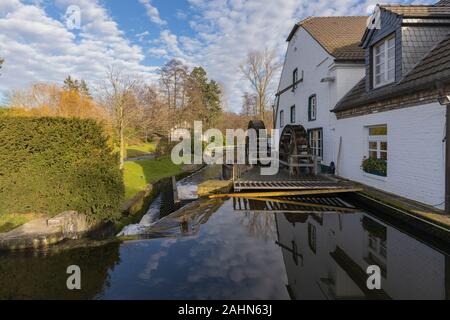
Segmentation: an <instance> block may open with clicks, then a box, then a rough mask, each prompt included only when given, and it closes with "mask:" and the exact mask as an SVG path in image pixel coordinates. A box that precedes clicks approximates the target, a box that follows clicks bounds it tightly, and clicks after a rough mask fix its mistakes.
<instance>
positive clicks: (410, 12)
mask: <svg viewBox="0 0 450 320" xmlns="http://www.w3.org/2000/svg"><path fill="white" fill-rule="evenodd" d="M380 9H382V10H386V11H390V12H392V13H395V14H397V15H400V16H402V17H404V18H439V17H450V6H447V5H445V3H443V4H442V5H440V6H437V5H430V6H424V5H380Z"/></svg>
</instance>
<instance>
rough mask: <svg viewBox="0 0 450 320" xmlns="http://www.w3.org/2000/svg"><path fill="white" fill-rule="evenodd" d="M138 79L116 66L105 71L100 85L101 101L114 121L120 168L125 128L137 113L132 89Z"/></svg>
mask: <svg viewBox="0 0 450 320" xmlns="http://www.w3.org/2000/svg"><path fill="white" fill-rule="evenodd" d="M138 83H139V80H138V79H137V78H135V77H133V76H131V75H126V74H124V73H123V71H122V70H120V69H117V68H116V67H110V68H109V69H108V71H107V73H106V82H105V83H104V84H103V85H102V88H101V89H102V90H101V91H102V95H103V96H102V99H103V103H104V104H105V106H106V107H107V109H108V110H109V112H110V114H111V117H112V119H113V121H114V129H115V131H116V134H117V138H118V140H119V148H120V169H123V166H124V161H125V157H126V142H125V130H126V129H127V128H128V127H129V125H130V123H131V122H132V121H133V119H134V118H136V116H137V114H138V113H139V109H138V108H137V105H138V104H137V99H136V96H135V92H134V90H135V89H136V87H137V86H138Z"/></svg>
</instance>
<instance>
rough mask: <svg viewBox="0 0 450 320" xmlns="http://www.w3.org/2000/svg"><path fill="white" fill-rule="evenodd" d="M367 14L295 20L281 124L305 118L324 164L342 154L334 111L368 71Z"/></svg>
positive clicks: (282, 87) (281, 92) (279, 106)
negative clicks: (361, 44)
mask: <svg viewBox="0 0 450 320" xmlns="http://www.w3.org/2000/svg"><path fill="white" fill-rule="evenodd" d="M366 21H367V17H311V18H308V19H305V20H303V21H301V22H300V23H298V24H297V25H295V27H294V28H293V30H292V32H291V34H290V35H289V38H288V39H287V41H288V42H289V43H288V48H287V53H286V59H285V62H284V66H283V71H282V74H281V79H280V84H279V89H278V93H277V100H276V116H275V118H276V120H275V121H276V123H275V127H276V128H278V129H280V128H281V129H283V128H284V127H285V126H286V125H288V124H301V125H302V126H303V127H304V128H305V129H307V130H308V132H309V140H310V145H311V147H312V148H313V150H314V154H315V155H317V156H320V157H321V158H322V160H323V165H324V166H329V165H330V164H331V162H333V161H335V159H336V152H335V148H334V142H333V136H334V123H335V119H336V117H335V116H334V114H332V113H331V112H330V111H331V110H332V109H333V108H334V107H335V105H336V103H337V102H338V101H339V100H340V99H341V98H342V97H343V96H344V95H345V94H346V93H347V92H348V91H349V90H350V89H351V88H352V87H353V86H354V85H355V84H356V83H358V81H359V80H360V79H361V78H362V77H363V76H364V72H365V68H364V50H362V49H361V48H360V47H359V46H358V44H359V42H360V40H361V38H362V36H363V34H364V30H365V26H366Z"/></svg>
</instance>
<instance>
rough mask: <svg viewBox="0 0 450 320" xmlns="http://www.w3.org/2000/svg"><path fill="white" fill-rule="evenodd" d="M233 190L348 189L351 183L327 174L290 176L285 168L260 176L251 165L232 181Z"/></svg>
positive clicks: (258, 169)
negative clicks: (273, 173) (274, 173)
mask: <svg viewBox="0 0 450 320" xmlns="http://www.w3.org/2000/svg"><path fill="white" fill-rule="evenodd" d="M233 184H234V191H235V192H241V191H247V190H258V191H262V190H267V191H270V190H272V191H273V190H280V191H281V190H289V191H292V190H299V191H300V190H323V189H330V190H332V189H348V188H352V187H353V185H352V184H351V183H349V182H345V181H341V180H338V179H336V178H334V177H330V176H328V175H300V176H297V177H292V176H290V175H289V172H288V171H287V170H285V169H280V171H279V173H278V174H277V175H274V176H262V175H261V174H260V168H259V167H253V168H252V169H250V170H249V171H247V172H245V173H243V174H242V175H241V176H240V177H239V178H236V179H235V181H234V183H233Z"/></svg>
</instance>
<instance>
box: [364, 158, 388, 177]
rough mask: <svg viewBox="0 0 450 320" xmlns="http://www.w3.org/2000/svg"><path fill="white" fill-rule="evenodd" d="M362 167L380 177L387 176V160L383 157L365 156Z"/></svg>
mask: <svg viewBox="0 0 450 320" xmlns="http://www.w3.org/2000/svg"><path fill="white" fill-rule="evenodd" d="M361 168H362V170H363V171H364V172H366V173H368V174H372V175H375V176H379V177H387V161H386V160H382V159H374V158H364V160H363V162H362V165H361Z"/></svg>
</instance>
